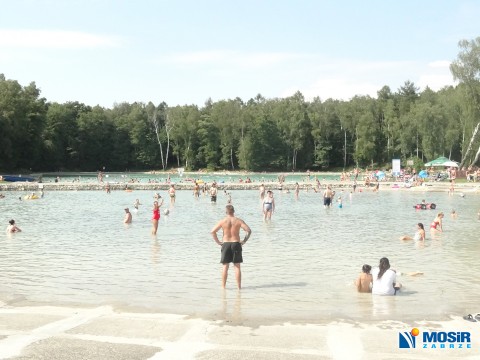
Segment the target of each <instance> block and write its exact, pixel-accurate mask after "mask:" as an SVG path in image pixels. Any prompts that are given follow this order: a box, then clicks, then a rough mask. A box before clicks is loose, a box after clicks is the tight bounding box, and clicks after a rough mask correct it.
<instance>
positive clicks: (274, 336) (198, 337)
mask: <svg viewBox="0 0 480 360" xmlns="http://www.w3.org/2000/svg"><path fill="white" fill-rule="evenodd" d="M412 327H418V328H419V329H420V330H422V331H427V329H430V330H429V331H433V330H436V331H470V332H471V333H472V344H471V346H472V349H422V348H419V346H417V348H415V349H399V348H398V334H399V332H403V331H410V330H411V328H412ZM442 329H443V330H442ZM426 358H432V359H433V358H435V359H451V358H455V359H458V358H460V359H479V358H480V322H477V323H473V322H467V321H465V320H463V319H461V318H458V319H452V320H451V321H447V322H438V323H429V324H422V323H421V322H418V323H415V324H405V323H400V322H382V323H378V324H373V325H365V324H359V323H355V324H354V323H346V322H332V323H329V324H290V323H286V324H280V325H273V324H260V323H257V324H255V325H251V326H246V325H242V324H241V323H239V324H238V325H232V323H228V322H224V321H214V320H203V319H193V318H189V317H187V316H181V315H172V314H159V313H131V312H117V311H115V310H114V309H113V308H112V307H110V306H100V307H93V308H75V307H58V306H16V307H12V306H8V305H5V304H2V303H0V359H16V360H19V359H22V360H24V359H25V360H26V359H48V360H55V359H59V360H60V359H61V360H80V359H82V360H84V359H92V360H97V359H98V360H109V359H112V360H122V359H125V360H135V359H152V360H153V359H159V360H160V359H167V360H176V359H181V360H186V359H201V360H207V359H212V360H213V359H215V360H217V359H219V360H223V359H225V360H227V359H228V360H235V359H242V360H243V359H255V360H256V359H271V360H282V359H298V360H303V359H305V360H307V359H308V360H311V359H374V360H375V359H426Z"/></svg>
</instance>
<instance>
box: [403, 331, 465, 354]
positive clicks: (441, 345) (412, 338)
mask: <svg viewBox="0 0 480 360" xmlns="http://www.w3.org/2000/svg"><path fill="white" fill-rule="evenodd" d="M419 335H420V330H418V329H417V328H413V329H412V330H411V331H410V332H408V331H404V332H401V333H399V334H398V347H399V348H400V349H414V348H416V345H417V344H416V338H417V336H419ZM470 337H471V335H470V332H468V331H448V332H446V331H423V332H422V337H421V339H422V346H421V347H422V348H423V349H471V348H472V344H471V342H470ZM419 339H420V338H419Z"/></svg>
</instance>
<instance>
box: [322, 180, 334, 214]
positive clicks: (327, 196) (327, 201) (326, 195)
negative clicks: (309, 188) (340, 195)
mask: <svg viewBox="0 0 480 360" xmlns="http://www.w3.org/2000/svg"><path fill="white" fill-rule="evenodd" d="M332 198H333V191H332V188H331V187H330V185H328V186H327V188H326V189H325V191H324V192H323V207H324V208H325V209H326V208H327V207H330V206H331V205H332Z"/></svg>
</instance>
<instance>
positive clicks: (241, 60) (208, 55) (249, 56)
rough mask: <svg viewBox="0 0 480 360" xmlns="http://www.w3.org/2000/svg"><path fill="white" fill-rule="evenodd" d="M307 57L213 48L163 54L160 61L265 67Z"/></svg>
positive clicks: (292, 54) (293, 54)
mask: <svg viewBox="0 0 480 360" xmlns="http://www.w3.org/2000/svg"><path fill="white" fill-rule="evenodd" d="M302 57H305V55H302V54H295V53H282V52H257V53H245V52H240V51H231V50H212V51H198V52H187V53H177V54H170V55H165V56H161V57H160V58H159V61H160V62H165V63H176V64H187V65H218V64H223V65H227V66H232V65H233V66H238V67H244V68H253V67H263V66H270V65H273V64H279V63H282V62H285V61H290V60H293V59H299V58H302Z"/></svg>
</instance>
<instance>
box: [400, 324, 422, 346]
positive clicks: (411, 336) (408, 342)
mask: <svg viewBox="0 0 480 360" xmlns="http://www.w3.org/2000/svg"><path fill="white" fill-rule="evenodd" d="M418 334H419V330H418V329H417V328H414V329H412V331H404V332H401V333H398V347H399V348H400V349H415V337H416V336H418Z"/></svg>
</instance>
